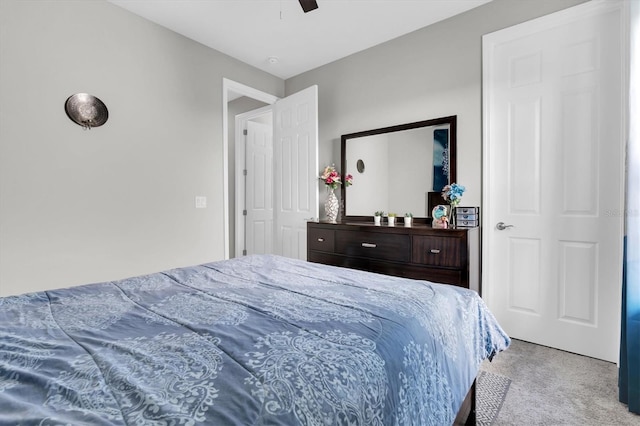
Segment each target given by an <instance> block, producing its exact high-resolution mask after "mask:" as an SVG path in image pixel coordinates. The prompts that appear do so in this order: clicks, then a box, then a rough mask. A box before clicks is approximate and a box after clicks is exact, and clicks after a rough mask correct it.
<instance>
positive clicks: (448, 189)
mask: <svg viewBox="0 0 640 426" xmlns="http://www.w3.org/2000/svg"><path fill="white" fill-rule="evenodd" d="M464 191H465V187H464V186H462V185H458V184H457V183H452V184H451V185H446V186H445V187H444V188H442V198H444V200H445V201H446V202H447V203H449V206H450V207H449V227H450V228H455V227H456V207H458V205H459V204H460V201H462V194H464Z"/></svg>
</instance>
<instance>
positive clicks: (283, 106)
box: [223, 79, 319, 259]
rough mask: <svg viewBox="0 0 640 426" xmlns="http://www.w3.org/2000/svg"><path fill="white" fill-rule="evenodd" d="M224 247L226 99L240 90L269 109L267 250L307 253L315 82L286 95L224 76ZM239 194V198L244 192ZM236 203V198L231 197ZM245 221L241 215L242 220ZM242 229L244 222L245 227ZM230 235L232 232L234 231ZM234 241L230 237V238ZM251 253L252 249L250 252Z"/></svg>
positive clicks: (312, 214)
mask: <svg viewBox="0 0 640 426" xmlns="http://www.w3.org/2000/svg"><path fill="white" fill-rule="evenodd" d="M223 86H224V88H223V102H224V105H223V156H224V171H223V174H224V182H223V185H224V215H225V218H224V224H225V229H224V249H225V258H229V257H230V254H231V253H235V252H237V249H234V250H233V251H232V248H231V247H232V242H231V239H230V234H231V218H232V215H231V209H232V207H231V203H230V202H229V199H230V195H229V194H230V193H231V194H236V192H237V188H236V187H235V185H234V187H230V184H229V182H230V180H231V179H230V175H229V169H230V156H229V130H228V127H229V124H228V121H229V110H228V104H229V101H228V100H229V99H230V98H231V97H232V96H234V95H238V94H239V95H244V96H247V97H250V98H253V99H257V100H259V101H262V102H265V103H266V104H268V105H271V106H270V107H265V108H272V109H273V159H274V160H273V164H272V169H273V173H272V174H273V179H270V181H271V182H272V185H273V205H274V208H273V229H272V232H273V236H272V241H273V244H272V253H274V254H279V255H283V256H287V257H292V258H297V259H306V255H307V253H306V243H307V241H306V226H307V225H306V222H307V221H309V220H314V219H315V218H317V217H318V209H319V206H318V197H319V195H318V180H317V174H318V87H317V86H315V85H314V86H310V87H308V88H306V89H303V90H301V91H299V92H297V93H294V94H292V95H289V96H287V97H285V98H282V99H278V98H276V97H275V96H272V95H268V94H266V93H264V92H260V91H258V90H255V89H252V88H250V87H248V86H245V85H242V84H240V83H236V82H233V81H231V80H227V79H224V81H223ZM238 197H240V198H244V197H245V195H244V194H239V195H238ZM234 206H235V203H234ZM243 222H244V221H243ZM245 234H246V228H245ZM234 235H235V232H234ZM234 243H235V239H234ZM249 254H251V253H249Z"/></svg>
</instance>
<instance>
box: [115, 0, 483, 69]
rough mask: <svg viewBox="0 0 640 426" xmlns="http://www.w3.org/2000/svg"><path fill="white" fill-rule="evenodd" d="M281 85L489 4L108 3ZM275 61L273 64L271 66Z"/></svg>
mask: <svg viewBox="0 0 640 426" xmlns="http://www.w3.org/2000/svg"><path fill="white" fill-rule="evenodd" d="M109 1H110V2H111V3H113V4H116V5H118V6H120V7H123V8H124V9H127V10H129V11H131V12H133V13H135V14H137V15H140V16H142V17H144V18H146V19H148V20H150V21H152V22H155V23H157V24H160V25H162V26H163V27H166V28H169V29H171V30H173V31H175V32H177V33H179V34H182V35H184V36H186V37H189V38H191V39H193V40H195V41H198V42H200V43H202V44H204V45H206V46H209V47H211V48H213V49H215V50H218V51H220V52H223V53H226V54H227V55H229V56H232V57H234V58H236V59H239V60H240V61H242V62H245V63H247V64H249V65H252V66H254V67H256V68H259V69H261V70H264V71H266V72H268V73H270V74H273V75H275V76H277V77H280V78H283V79H287V78H289V77H293V76H295V75H298V74H300V73H303V72H305V71H308V70H311V69H314V68H317V67H319V66H321V65H324V64H327V63H329V62H333V61H335V60H337V59H340V58H344V57H345V56H348V55H351V54H353V53H356V52H359V51H361V50H364V49H367V48H369V47H372V46H375V45H377V44H380V43H383V42H385V41H387V40H391V39H393V38H396V37H399V36H401V35H403V34H407V33H409V32H412V31H415V30H417V29H419V28H422V27H425V26H427V25H430V24H433V23H435V22H437V21H441V20H443V19H446V18H448V17H451V16H453V15H456V14H459V13H462V12H464V11H467V10H469V9H472V8H474V7H477V6H480V5H482V4H484V3H488V2H489V1H491V0H317V2H318V9H316V10H313V11H311V12H309V13H303V11H302V8H301V7H300V4H299V3H298V0H109ZM270 58H277V61H276V62H275V63H273V62H274V61H270Z"/></svg>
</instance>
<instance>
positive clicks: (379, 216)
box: [373, 210, 384, 226]
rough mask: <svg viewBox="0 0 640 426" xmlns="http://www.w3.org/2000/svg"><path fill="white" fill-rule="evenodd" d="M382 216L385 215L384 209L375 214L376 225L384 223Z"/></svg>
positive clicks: (374, 221) (374, 222)
mask: <svg viewBox="0 0 640 426" xmlns="http://www.w3.org/2000/svg"><path fill="white" fill-rule="evenodd" d="M382 216H384V212H383V211H382V210H378V211H377V212H375V213H374V214H373V224H374V225H376V226H380V225H382Z"/></svg>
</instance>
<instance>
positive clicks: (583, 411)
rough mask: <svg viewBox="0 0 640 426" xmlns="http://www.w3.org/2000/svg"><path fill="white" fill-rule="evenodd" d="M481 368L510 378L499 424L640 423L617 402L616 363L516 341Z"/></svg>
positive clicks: (596, 425) (606, 425)
mask: <svg viewBox="0 0 640 426" xmlns="http://www.w3.org/2000/svg"><path fill="white" fill-rule="evenodd" d="M481 369H482V370H483V371H488V372H492V373H495V374H500V375H502V376H505V377H508V378H509V379H511V384H510V386H509V389H508V392H507V393H506V397H505V400H504V403H503V404H502V407H501V409H500V411H499V413H498V415H497V417H496V419H495V420H494V422H493V425H495V426H500V425H527V426H533V425H549V426H551V425H557V426H573V425H576V426H578V425H580V426H582V425H586V426H609V425H611V426H614V425H615V426H626V425H628V426H640V416H639V415H636V414H633V413H630V412H629V411H628V409H627V407H626V405H624V404H622V403H620V402H618V367H617V366H616V364H613V363H610V362H605V361H601V360H597V359H593V358H589V357H585V356H581V355H576V354H572V353H568V352H564V351H560V350H557V349H551V348H548V347H544V346H539V345H535V344H532V343H528V342H523V341H521V340H513V341H512V344H511V347H510V348H509V349H507V350H506V351H504V352H501V353H499V354H498V355H497V356H496V357H495V358H494V359H493V362H491V363H490V362H489V361H485V362H484V363H483V364H482V366H481Z"/></svg>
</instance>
